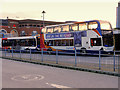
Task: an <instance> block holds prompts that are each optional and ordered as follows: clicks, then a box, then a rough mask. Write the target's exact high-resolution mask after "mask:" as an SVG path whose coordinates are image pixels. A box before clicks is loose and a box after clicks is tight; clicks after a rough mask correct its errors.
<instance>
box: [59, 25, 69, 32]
mask: <svg viewBox="0 0 120 90" xmlns="http://www.w3.org/2000/svg"><path fill="white" fill-rule="evenodd" d="M68 31H69V25H64V26H61V32H68Z"/></svg>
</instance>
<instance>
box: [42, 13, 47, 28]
mask: <svg viewBox="0 0 120 90" xmlns="http://www.w3.org/2000/svg"><path fill="white" fill-rule="evenodd" d="M45 13H46V12H45V11H42V14H43V27H44V14H45Z"/></svg>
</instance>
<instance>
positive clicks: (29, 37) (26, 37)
mask: <svg viewBox="0 0 120 90" xmlns="http://www.w3.org/2000/svg"><path fill="white" fill-rule="evenodd" d="M35 37H36V36H24V37H10V38H7V39H32V38H35Z"/></svg>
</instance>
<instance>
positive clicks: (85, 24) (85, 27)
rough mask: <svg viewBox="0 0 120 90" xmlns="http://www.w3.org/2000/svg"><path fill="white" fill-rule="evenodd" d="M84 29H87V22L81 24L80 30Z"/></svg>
mask: <svg viewBox="0 0 120 90" xmlns="http://www.w3.org/2000/svg"><path fill="white" fill-rule="evenodd" d="M82 30H87V23H81V24H79V31H82Z"/></svg>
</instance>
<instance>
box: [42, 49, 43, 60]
mask: <svg viewBox="0 0 120 90" xmlns="http://www.w3.org/2000/svg"><path fill="white" fill-rule="evenodd" d="M42 62H43V48H42Z"/></svg>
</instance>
